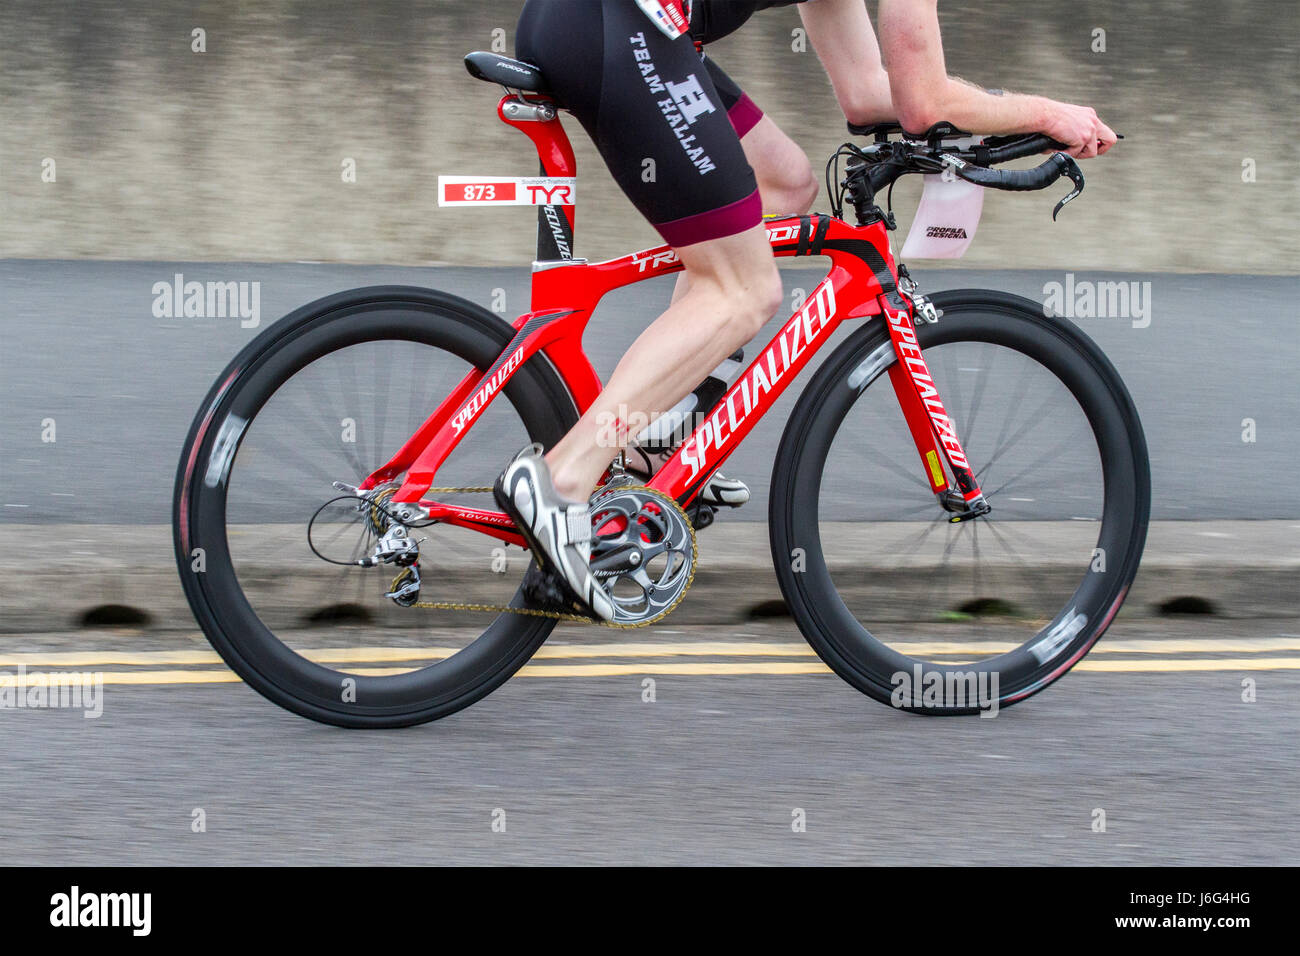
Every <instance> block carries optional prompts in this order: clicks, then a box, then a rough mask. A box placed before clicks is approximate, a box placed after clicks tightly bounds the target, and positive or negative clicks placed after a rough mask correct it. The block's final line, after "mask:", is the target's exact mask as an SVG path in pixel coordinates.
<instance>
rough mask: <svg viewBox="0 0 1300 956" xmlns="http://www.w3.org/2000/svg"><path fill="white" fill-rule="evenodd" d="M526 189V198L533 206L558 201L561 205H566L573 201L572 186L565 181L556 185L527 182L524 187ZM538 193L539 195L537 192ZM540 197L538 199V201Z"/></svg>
mask: <svg viewBox="0 0 1300 956" xmlns="http://www.w3.org/2000/svg"><path fill="white" fill-rule="evenodd" d="M524 188H525V189H527V190H528V198H529V200H530V201H531V202H532V204H533V205H534V206H551V205H554V204H556V203H559V204H560V205H562V206H568V205H571V204H572V203H573V198H572V195H573V194H572V192H571V190H572V188H573V187H571V186H569V185H568V184H567V183H561V184H560V185H558V186H544V185H540V184H536V185H535V184H532V183H529V184H528V185H527V186H525V187H524ZM539 193H540V197H539V195H538V194H539ZM539 198H540V201H539Z"/></svg>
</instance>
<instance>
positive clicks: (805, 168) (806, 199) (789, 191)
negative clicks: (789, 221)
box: [759, 151, 819, 216]
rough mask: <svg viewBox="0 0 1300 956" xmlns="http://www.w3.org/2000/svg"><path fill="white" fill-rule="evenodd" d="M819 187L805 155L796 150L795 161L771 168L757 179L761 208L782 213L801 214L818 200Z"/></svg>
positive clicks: (768, 211) (785, 214)
mask: <svg viewBox="0 0 1300 956" xmlns="http://www.w3.org/2000/svg"><path fill="white" fill-rule="evenodd" d="M818 189H819V186H818V183H817V177H816V176H814V175H813V170H812V164H811V163H810V162H808V157H807V156H805V155H803V153H802V151H800V153H799V158H798V160H797V161H795V162H791V163H786V164H783V165H781V166H779V167H778V168H776V169H774V170H772V171H770V172H769V173H768V174H767V175H766V177H765V178H764V180H762V181H760V182H759V193H760V195H761V196H762V197H763V211H764V212H767V213H775V214H777V215H781V216H801V215H803V214H804V213H806V212H807V211H808V210H809V209H811V208H812V205H813V203H814V202H816V201H817V191H818Z"/></svg>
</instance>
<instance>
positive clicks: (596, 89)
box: [516, 0, 762, 246]
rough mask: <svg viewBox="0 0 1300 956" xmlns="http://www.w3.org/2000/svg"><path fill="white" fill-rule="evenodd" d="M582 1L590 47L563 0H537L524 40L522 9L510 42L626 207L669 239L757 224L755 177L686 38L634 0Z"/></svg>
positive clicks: (681, 240)
mask: <svg viewBox="0 0 1300 956" xmlns="http://www.w3.org/2000/svg"><path fill="white" fill-rule="evenodd" d="M529 6H533V4H532V3H530V4H529ZM581 8H582V9H583V10H585V11H590V12H591V13H592V15H593V16H594V17H596V18H598V20H599V24H600V27H599V44H598V45H599V50H598V51H597V54H598V55H596V56H593V55H592V51H593V49H595V47H596V46H597V40H596V38H595V36H594V33H595V31H594V30H592V29H591V28H590V27H589V26H586V25H584V26H583V27H582V28H581V29H582V37H581V38H580V39H579V40H576V41H574V40H571V39H569V38H566V37H565V36H564V32H563V29H562V27H563V23H562V22H561V20H567V19H568V18H569V16H570V14H571V13H572V12H573V11H574V10H575V9H576V8H575V7H570V5H569V3H568V2H566V3H545V2H543V3H541V4H539V5H538V13H537V14H536V15H530V16H531V17H532V21H536V22H535V23H534V22H531V21H530V26H529V31H528V34H529V36H528V39H527V40H525V39H524V37H523V33H524V30H523V28H524V25H525V17H523V16H521V27H520V32H519V34H517V40H516V43H517V48H518V49H519V51H520V54H521V56H523V55H524V54H525V53H527V54H530V55H531V59H532V62H534V63H536V64H537V66H538V67H539V68H540V69H541V70H542V73H543V74H544V75H545V76H546V78H547V82H548V83H549V84H550V85H551V86H552V87H553V88H554V89H555V91H556V93H557V95H558V96H559V97H560V99H561V101H562V102H563V104H564V106H565V108H566V109H568V110H569V111H570V112H572V113H573V114H574V115H575V116H576V117H577V118H578V120H579V121H580V122H581V123H582V125H583V127H584V128H585V129H586V130H587V132H588V134H589V135H590V136H591V137H592V139H593V141H594V142H595V144H596V148H597V150H599V152H600V154H601V158H602V159H604V161H605V164H606V165H607V166H608V167H609V171H610V173H611V175H613V177H614V179H615V181H616V182H617V183H618V184H619V186H620V187H621V188H622V190H623V192H624V193H625V194H626V195H627V197H628V198H629V199H630V200H631V201H632V203H633V205H635V206H636V208H637V209H638V210H639V211H640V212H641V214H642V215H643V216H645V217H646V219H647V220H649V222H650V223H651V224H652V225H654V226H655V228H656V229H657V230H658V231H659V233H660V235H662V236H663V238H664V241H665V242H667V243H668V244H669V245H672V246H683V245H689V244H691V243H694V242H703V241H707V240H709V239H713V238H717V237H719V236H727V235H734V234H735V233H738V232H741V231H743V230H744V229H747V228H750V227H752V226H754V225H755V224H757V223H758V222H759V220H760V218H761V215H762V211H761V204H760V202H759V196H758V185H757V181H756V180H755V178H754V173H753V170H752V169H750V166H749V162H748V160H747V159H746V158H745V151H744V149H743V148H742V146H741V144H740V137H739V135H738V134H737V132H736V128H735V127H734V126H733V125H732V123H731V120H730V119H729V118H728V115H727V110H726V108H725V107H724V105H723V99H722V96H721V94H720V93H719V91H718V89H717V88H716V87H715V86H714V83H713V78H712V76H711V75H710V72H709V70H708V68H707V66H706V64H705V61H704V60H702V59H701V57H700V54H699V53H698V52H697V51H696V49H695V46H694V44H693V43H692V41H691V39H690V37H689V36H681V37H678V38H676V39H670V38H668V37H667V36H665V35H664V34H662V33H660V32H659V31H658V30H657V29H656V28H655V27H654V25H653V24H652V23H651V22H650V20H649V19H648V18H647V17H646V16H645V14H643V13H642V12H641V10H640V8H639V7H637V5H636V3H635V2H634V0H607V2H605V3H599V4H596V5H595V6H594V8H593V7H592V6H591V5H590V4H588V3H585V2H583V3H581ZM525 13H526V14H527V13H528V9H527V8H525ZM525 58H528V57H525ZM596 59H598V60H599V71H598V72H597V71H596V67H595V66H594V60H596ZM593 80H594V81H595V82H594V83H593Z"/></svg>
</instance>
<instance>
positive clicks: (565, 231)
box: [497, 94, 578, 262]
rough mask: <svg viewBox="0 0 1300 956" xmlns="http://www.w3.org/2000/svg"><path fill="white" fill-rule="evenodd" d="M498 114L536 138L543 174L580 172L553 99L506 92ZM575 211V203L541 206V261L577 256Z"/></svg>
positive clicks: (498, 107)
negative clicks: (574, 245)
mask: <svg viewBox="0 0 1300 956" xmlns="http://www.w3.org/2000/svg"><path fill="white" fill-rule="evenodd" d="M497 115H498V116H499V117H500V118H501V122H503V123H505V124H506V125H508V126H513V127H514V128H515V129H517V130H520V131H521V132H523V133H524V134H525V135H527V137H528V138H529V139H531V140H532V141H533V146H534V147H535V148H536V149H537V156H538V159H539V160H540V163H539V166H540V170H541V175H542V176H546V177H566V178H571V177H574V176H576V175H577V169H578V167H577V161H576V160H575V159H574V156H573V145H572V144H571V143H570V142H569V137H568V135H567V134H566V133H565V132H564V127H563V126H562V125H561V124H560V119H559V116H558V115H557V114H556V110H555V106H554V104H553V103H552V102H551V100H550V99H548V98H546V97H533V98H525V97H524V96H523V95H515V94H510V95H508V96H503V97H502V98H501V101H500V102H499V103H498V104H497ZM563 195H567V193H566V194H563ZM574 213H575V209H574V206H573V205H572V204H569V205H563V204H561V203H558V202H557V203H552V204H547V205H540V206H538V207H537V261H538V262H553V261H556V260H563V259H572V258H573V257H574V256H573V236H574V220H575V216H574Z"/></svg>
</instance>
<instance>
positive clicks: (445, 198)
mask: <svg viewBox="0 0 1300 956" xmlns="http://www.w3.org/2000/svg"><path fill="white" fill-rule="evenodd" d="M573 203H574V178H573V177H572V176H439V177H438V205H439V206H572V205H573Z"/></svg>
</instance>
